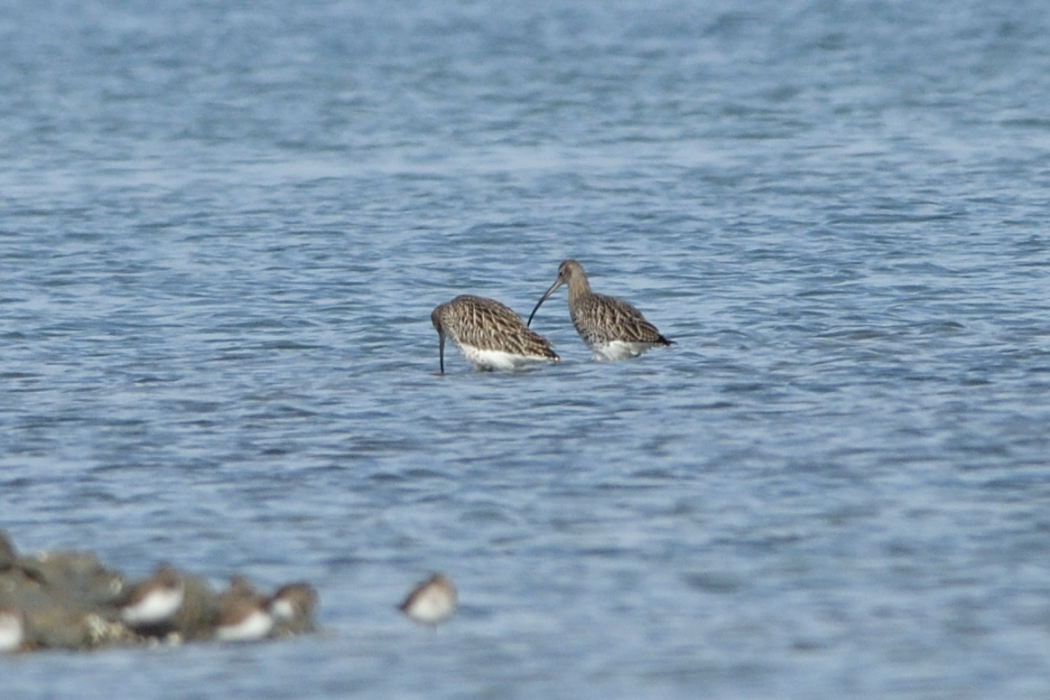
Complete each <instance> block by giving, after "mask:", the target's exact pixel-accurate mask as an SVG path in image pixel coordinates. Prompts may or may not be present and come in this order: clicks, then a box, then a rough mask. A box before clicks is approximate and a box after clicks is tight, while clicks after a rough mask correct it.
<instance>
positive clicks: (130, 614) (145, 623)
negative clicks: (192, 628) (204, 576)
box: [120, 564, 186, 627]
mask: <svg viewBox="0 0 1050 700" xmlns="http://www.w3.org/2000/svg"><path fill="white" fill-rule="evenodd" d="M185 593H186V586H185V584H184V583H183V581H182V575H181V574H179V572H178V571H176V570H175V569H174V568H173V567H172V566H170V565H169V564H161V565H160V566H158V567H157V570H156V571H155V572H154V574H153V576H151V577H150V578H148V579H145V580H143V581H139V582H138V583H136V584H135V585H134V586H132V587H131V588H130V589H129V590H128V593H127V595H126V596H124V600H123V601H122V602H121V605H120V618H121V619H122V620H123V621H124V622H125V623H126V624H128V625H130V626H131V627H149V626H151V625H159V624H161V623H164V622H167V621H168V620H170V619H171V618H172V616H174V615H175V613H176V612H178V610H179V607H180V606H181V605H182V600H183V597H184V596H185Z"/></svg>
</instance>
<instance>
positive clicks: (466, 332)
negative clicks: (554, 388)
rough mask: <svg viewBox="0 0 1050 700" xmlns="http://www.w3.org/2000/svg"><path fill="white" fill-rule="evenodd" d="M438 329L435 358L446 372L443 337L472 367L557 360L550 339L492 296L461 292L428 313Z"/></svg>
mask: <svg viewBox="0 0 1050 700" xmlns="http://www.w3.org/2000/svg"><path fill="white" fill-rule="evenodd" d="M430 320H431V322H432V323H433V324H434V328H435V329H436V330H437V332H438V358H439V363H440V367H441V372H442V373H444V371H445V338H446V336H447V337H448V338H450V339H451V340H452V342H453V343H455V345H456V348H458V349H459V352H460V354H462V355H463V357H464V358H466V359H467V361H468V362H470V363H471V364H472V365H473V366H474V368H475V369H489V370H491V369H517V368H518V367H521V366H522V365H525V364H529V363H533V362H558V361H559V358H558V355H557V354H555V352H554V350H552V349H551V344H550V341H548V340H547V339H546V338H544V337H543V336H541V335H539V334H538V333H536V332H535V331H532V330H530V329H529V328H528V326H526V325H525V324H524V323H522V321H521V317H520V316H518V315H517V314H516V313H514V312H513V311H511V310H510V309H509V308H508V307H506V306H504V305H503V304H501V303H499V302H498V301H495V300H493V299H486V298H485V297H478V296H474V295H472V294H461V295H460V296H458V297H456V298H455V299H453V300H452V301H449V302H445V303H444V304H439V305H438V306H437V307H435V308H434V311H433V313H431V314H430Z"/></svg>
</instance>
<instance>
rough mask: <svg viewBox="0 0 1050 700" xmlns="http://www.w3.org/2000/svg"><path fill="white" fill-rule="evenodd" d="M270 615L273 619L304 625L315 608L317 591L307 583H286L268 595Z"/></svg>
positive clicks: (311, 617)
mask: <svg viewBox="0 0 1050 700" xmlns="http://www.w3.org/2000/svg"><path fill="white" fill-rule="evenodd" d="M269 609H270V615H271V617H273V618H274V621H279V622H290V623H293V624H295V625H299V626H305V625H308V624H309V623H310V621H311V620H312V619H313V615H314V610H316V609H317V591H315V590H314V588H313V586H311V585H310V584H308V583H288V584H285V585H283V586H281V587H280V588H278V589H277V591H276V592H275V593H274V594H273V595H272V596H271V597H270V603H269Z"/></svg>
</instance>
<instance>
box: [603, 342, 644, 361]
mask: <svg viewBox="0 0 1050 700" xmlns="http://www.w3.org/2000/svg"><path fill="white" fill-rule="evenodd" d="M651 347H653V344H652V343H642V342H632V341H626V340H613V341H612V342H609V343H598V344H595V345H593V346H592V347H591V350H592V351H593V352H594V359H595V360H599V361H607V362H613V361H616V360H626V359H628V358H631V357H638V356H639V355H641V354H642V353H643V352H645V351H646V350H648V349H649V348H651Z"/></svg>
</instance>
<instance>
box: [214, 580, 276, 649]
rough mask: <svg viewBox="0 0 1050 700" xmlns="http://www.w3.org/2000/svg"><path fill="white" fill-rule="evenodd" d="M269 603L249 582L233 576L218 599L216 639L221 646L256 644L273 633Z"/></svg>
mask: <svg viewBox="0 0 1050 700" xmlns="http://www.w3.org/2000/svg"><path fill="white" fill-rule="evenodd" d="M269 608H270V601H269V599H267V598H266V596H262V595H259V594H258V593H256V592H255V589H254V588H252V585H251V584H250V583H249V582H248V579H246V578H244V577H243V576H234V577H233V578H231V579H230V587H229V588H227V589H226V590H225V591H224V592H223V593H222V595H220V596H219V621H218V623H217V624H216V626H215V638H216V639H218V640H219V641H220V642H254V641H256V640H259V639H262V638H263V637H265V636H266V635H268V634H269V633H270V630H272V629H273V616H272V615H271V614H270V610H269Z"/></svg>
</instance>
